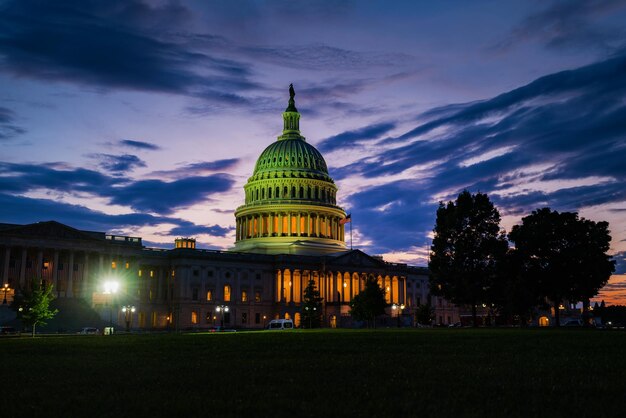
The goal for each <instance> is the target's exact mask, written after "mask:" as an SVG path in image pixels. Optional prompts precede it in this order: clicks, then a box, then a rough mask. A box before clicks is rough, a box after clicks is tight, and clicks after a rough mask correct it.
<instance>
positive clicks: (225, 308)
mask: <svg viewBox="0 0 626 418" xmlns="http://www.w3.org/2000/svg"><path fill="white" fill-rule="evenodd" d="M215 310H216V311H217V312H219V314H220V327H222V328H224V312H228V306H227V305H218V306H217V308H215Z"/></svg>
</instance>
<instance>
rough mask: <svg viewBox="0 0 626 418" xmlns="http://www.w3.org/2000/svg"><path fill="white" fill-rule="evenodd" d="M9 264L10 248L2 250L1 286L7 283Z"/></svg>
mask: <svg viewBox="0 0 626 418" xmlns="http://www.w3.org/2000/svg"><path fill="white" fill-rule="evenodd" d="M10 262H11V247H7V248H6V249H5V250H4V272H3V273H2V285H3V286H4V285H5V284H6V283H9V263H10Z"/></svg>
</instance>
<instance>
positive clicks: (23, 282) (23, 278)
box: [20, 248, 28, 288]
mask: <svg viewBox="0 0 626 418" xmlns="http://www.w3.org/2000/svg"><path fill="white" fill-rule="evenodd" d="M27 256H28V252H27V251H26V248H22V259H21V262H20V287H22V288H24V286H25V285H26V257H27Z"/></svg>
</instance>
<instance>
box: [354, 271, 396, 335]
mask: <svg viewBox="0 0 626 418" xmlns="http://www.w3.org/2000/svg"><path fill="white" fill-rule="evenodd" d="M386 307H387V301H386V300H385V291H384V290H383V289H382V288H381V287H380V286H379V285H378V281H377V280H376V279H375V278H374V277H372V276H370V277H368V278H367V280H366V281H365V287H364V288H363V290H362V291H361V292H359V294H358V295H356V296H355V297H354V298H352V301H351V302H350V315H352V317H353V318H354V319H356V320H357V321H366V322H367V327H368V328H369V327H370V326H374V327H375V326H376V317H377V316H379V315H383V314H384V313H385V308H386Z"/></svg>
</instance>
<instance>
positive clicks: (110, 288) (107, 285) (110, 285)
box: [103, 280, 120, 294]
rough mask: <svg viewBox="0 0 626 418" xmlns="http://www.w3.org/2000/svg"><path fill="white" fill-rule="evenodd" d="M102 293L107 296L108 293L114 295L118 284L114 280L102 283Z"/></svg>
mask: <svg viewBox="0 0 626 418" xmlns="http://www.w3.org/2000/svg"><path fill="white" fill-rule="evenodd" d="M103 286H104V293H106V294H109V293H116V292H117V290H118V289H119V288H120V282H116V281H114V280H107V281H106V282H104V285H103Z"/></svg>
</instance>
